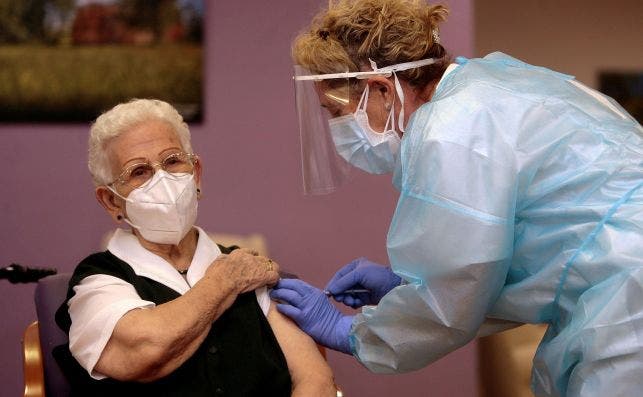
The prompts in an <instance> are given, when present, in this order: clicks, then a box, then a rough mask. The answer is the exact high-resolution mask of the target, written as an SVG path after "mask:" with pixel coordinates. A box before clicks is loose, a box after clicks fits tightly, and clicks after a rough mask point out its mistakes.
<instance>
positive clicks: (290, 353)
mask: <svg viewBox="0 0 643 397" xmlns="http://www.w3.org/2000/svg"><path fill="white" fill-rule="evenodd" d="M267 317H268V322H269V323H270V326H271V327H272V331H273V332H274V334H275V336H276V337H277V341H278V342H279V346H280V347H281V350H282V351H283V353H284V356H285V357H286V361H287V363H288V369H289V371H290V374H291V377H292V379H293V387H294V388H295V389H296V388H297V386H298V384H306V385H307V386H311V385H313V384H316V385H318V386H319V387H320V388H321V389H322V390H324V391H328V395H329V396H335V387H334V384H335V383H334V380H333V373H332V371H331V369H330V367H329V366H328V363H327V362H326V359H325V358H324V357H323V356H322V354H321V352H320V351H319V349H318V347H317V344H316V343H315V341H313V340H312V338H311V337H310V336H308V335H307V334H306V333H305V332H303V331H302V330H301V329H299V327H298V326H297V325H296V324H295V323H294V322H292V321H291V320H290V319H289V318H287V317H286V316H284V315H283V314H281V313H279V312H278V311H277V309H276V306H275V303H274V302H271V303H270V309H269V310H268V316H267ZM293 395H294V394H293ZM319 395H322V394H319Z"/></svg>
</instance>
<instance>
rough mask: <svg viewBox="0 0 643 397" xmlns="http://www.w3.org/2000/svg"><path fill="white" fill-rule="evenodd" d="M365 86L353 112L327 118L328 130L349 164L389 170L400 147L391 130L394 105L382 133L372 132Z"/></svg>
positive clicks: (382, 171) (374, 170)
mask: <svg viewBox="0 0 643 397" xmlns="http://www.w3.org/2000/svg"><path fill="white" fill-rule="evenodd" d="M367 101H368V85H367V86H366V88H365V89H364V93H363V94H362V98H361V99H360V102H359V104H358V105H357V110H356V111H355V113H353V114H349V115H346V116H341V117H336V118H333V119H330V120H329V121H328V124H329V126H330V133H331V136H332V138H333V143H334V144H335V148H336V149H337V153H339V155H340V156H341V157H342V158H343V159H344V160H346V161H348V162H349V163H350V164H352V165H353V166H355V167H357V168H359V169H361V170H363V171H366V172H368V173H371V174H386V173H389V172H393V170H394V169H395V162H396V159H397V154H398V152H399V149H400V136H399V135H398V133H397V131H395V116H394V112H395V106H391V111H390V112H389V116H388V119H387V120H386V125H385V126H384V131H383V132H376V131H373V129H372V128H371V126H370V124H369V123H368V114H367V113H366V104H367Z"/></svg>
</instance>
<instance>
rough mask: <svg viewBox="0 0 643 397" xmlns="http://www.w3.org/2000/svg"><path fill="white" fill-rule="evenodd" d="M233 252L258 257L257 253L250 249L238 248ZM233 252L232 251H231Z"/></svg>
mask: <svg viewBox="0 0 643 397" xmlns="http://www.w3.org/2000/svg"><path fill="white" fill-rule="evenodd" d="M235 251H239V252H243V253H244V254H250V255H252V256H258V255H259V251H257V250H255V249H252V248H239V249H237V250H235ZM233 252H234V251H233Z"/></svg>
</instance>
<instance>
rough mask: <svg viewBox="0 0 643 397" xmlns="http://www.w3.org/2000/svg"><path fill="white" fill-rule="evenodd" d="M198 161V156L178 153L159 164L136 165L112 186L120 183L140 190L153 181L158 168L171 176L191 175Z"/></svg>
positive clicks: (129, 168)
mask: <svg viewBox="0 0 643 397" xmlns="http://www.w3.org/2000/svg"><path fill="white" fill-rule="evenodd" d="M198 160H199V158H198V156H197V155H196V154H192V153H183V152H178V153H172V154H170V155H168V156H167V157H165V158H164V159H163V160H161V161H159V162H153V163H151V162H142V163H135V164H132V165H130V166H128V167H127V168H125V169H124V170H123V172H121V173H120V175H119V176H118V178H116V179H115V180H114V182H112V183H110V185H113V184H117V183H118V184H121V185H126V186H129V187H131V188H133V189H136V188H139V187H141V186H143V185H144V184H145V183H147V181H149V180H150V179H152V177H153V176H154V174H155V173H156V169H157V167H158V168H160V169H162V170H163V171H165V172H168V173H170V174H183V173H188V174H191V173H192V171H194V164H196V162H197V161H198Z"/></svg>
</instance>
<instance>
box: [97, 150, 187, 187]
mask: <svg viewBox="0 0 643 397" xmlns="http://www.w3.org/2000/svg"><path fill="white" fill-rule="evenodd" d="M179 155H184V156H187V158H188V160H189V162H190V163H191V164H192V172H194V166H195V165H196V164H197V163H198V162H199V156H198V155H197V154H195V153H186V152H175V153H170V154H168V155H167V156H165V157H164V158H163V160H161V161H151V162H140V163H134V164H131V165H129V166H127V167H125V169H123V171H121V173H120V174H118V177H116V179H114V180H113V181H112V182H110V183H108V184H106V185H107V186H112V187H115V186H116V183H118V184H119V185H120V186H127V187H128V188H131V189H138V188H139V187H141V186H143V185H145V183H143V184H141V185H140V186H137V187H134V186H131V185H128V184H127V183H126V182H124V181H123V177H124V176H125V175H126V174H127V172H128V171H130V170H132V169H133V168H134V167H137V166H140V165H149V166H151V167H152V169H153V170H154V174H156V171H157V170H158V168H160V169H162V170H163V171H166V170H165V169H164V168H163V163H164V162H165V161H166V160H167V159H169V158H170V157H172V156H179ZM154 174H152V177H153V176H154ZM150 179H151V178H150Z"/></svg>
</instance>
